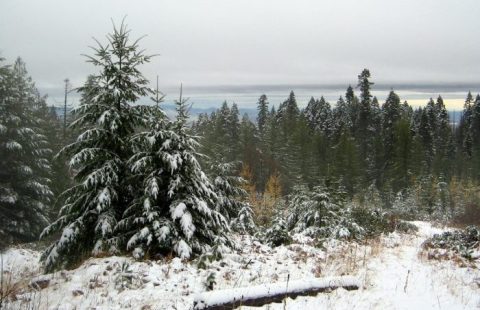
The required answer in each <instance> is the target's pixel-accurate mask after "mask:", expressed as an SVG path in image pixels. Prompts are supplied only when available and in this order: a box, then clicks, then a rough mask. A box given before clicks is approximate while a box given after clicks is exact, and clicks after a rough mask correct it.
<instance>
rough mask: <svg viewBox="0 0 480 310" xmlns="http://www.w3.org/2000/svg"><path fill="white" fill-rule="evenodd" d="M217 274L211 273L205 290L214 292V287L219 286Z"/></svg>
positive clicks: (206, 281)
mask: <svg viewBox="0 0 480 310" xmlns="http://www.w3.org/2000/svg"><path fill="white" fill-rule="evenodd" d="M215 279H216V275H215V272H210V273H209V274H208V276H207V279H206V280H205V283H204V285H205V288H206V290H207V291H213V287H214V285H215V284H217V281H216V280H215Z"/></svg>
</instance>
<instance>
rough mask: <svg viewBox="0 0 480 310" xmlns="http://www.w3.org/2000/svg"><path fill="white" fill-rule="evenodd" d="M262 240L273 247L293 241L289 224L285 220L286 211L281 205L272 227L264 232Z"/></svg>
mask: <svg viewBox="0 0 480 310" xmlns="http://www.w3.org/2000/svg"><path fill="white" fill-rule="evenodd" d="M261 239H263V240H264V241H265V242H266V243H267V244H269V245H271V246H280V245H282V244H289V243H290V242H291V241H292V237H291V236H290V232H289V230H288V224H287V221H286V219H285V210H284V208H283V207H282V205H281V204H279V206H277V208H276V212H275V214H274V216H273V218H272V222H271V224H270V226H269V227H268V228H267V229H266V230H265V231H264V232H263V234H262V236H261Z"/></svg>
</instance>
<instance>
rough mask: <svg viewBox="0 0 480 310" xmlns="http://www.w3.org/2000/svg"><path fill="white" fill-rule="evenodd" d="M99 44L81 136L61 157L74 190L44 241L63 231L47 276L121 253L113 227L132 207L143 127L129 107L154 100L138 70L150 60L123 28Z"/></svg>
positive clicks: (51, 250) (47, 257) (47, 259)
mask: <svg viewBox="0 0 480 310" xmlns="http://www.w3.org/2000/svg"><path fill="white" fill-rule="evenodd" d="M107 39H108V44H107V45H102V44H100V43H98V48H96V49H95V55H94V56H87V57H88V61H89V62H90V63H92V64H93V65H94V66H96V67H97V68H98V69H99V72H98V73H96V74H95V75H91V76H90V77H89V78H88V80H87V82H86V84H85V85H84V86H83V87H81V88H80V89H79V92H80V93H81V94H82V100H81V102H80V105H79V106H78V107H77V108H76V109H75V110H74V112H73V113H74V115H75V116H76V119H75V121H74V122H73V123H72V125H71V126H72V127H73V128H78V129H79V130H81V131H82V133H81V134H80V135H79V136H78V138H77V139H76V141H75V142H73V143H72V144H70V145H67V146H65V147H64V148H63V149H62V151H61V153H62V154H65V155H66V156H68V157H70V162H69V164H70V167H71V169H72V171H73V172H74V174H75V181H76V185H74V186H73V187H71V188H70V189H68V190H67V191H65V192H64V193H63V197H65V198H66V199H65V203H64V205H63V207H62V208H61V211H60V217H59V218H58V219H57V220H56V221H55V222H54V223H53V224H51V225H50V226H49V227H48V228H46V229H45V231H44V232H43V235H44V236H45V235H49V234H52V233H54V232H57V231H62V233H61V236H60V238H59V239H58V240H57V241H55V242H54V243H53V244H52V245H50V246H49V247H48V248H47V250H46V251H45V252H44V254H43V256H42V260H43V261H44V263H45V266H46V268H47V270H51V269H54V268H57V267H62V266H69V265H71V264H72V263H74V262H76V261H78V260H80V259H82V258H83V257H84V256H89V255H96V254H99V253H103V252H106V253H116V252H119V251H120V250H121V245H120V244H118V241H119V240H120V239H119V238H116V237H117V236H116V235H115V227H116V225H117V223H118V221H119V220H120V219H121V217H122V215H123V212H124V210H125V208H126V206H128V205H129V204H130V201H131V199H132V194H133V193H132V191H131V185H130V183H129V182H130V171H129V169H128V167H127V160H128V159H129V158H130V156H131V155H132V147H131V145H130V137H131V135H132V134H133V133H134V130H135V128H136V126H138V125H140V124H143V123H144V121H143V120H144V115H143V114H144V113H143V112H145V111H143V109H142V108H134V107H132V106H131V105H130V104H132V103H134V102H136V101H137V100H138V99H139V98H140V97H143V96H146V95H148V94H151V90H150V89H149V88H148V87H147V86H146V85H147V83H148V81H147V80H146V79H145V78H144V77H143V75H142V74H141V73H140V71H139V70H138V67H139V66H140V65H142V64H144V63H146V62H148V61H149V60H150V57H149V56H146V55H144V54H143V53H142V52H141V51H139V49H138V40H137V41H134V42H133V43H131V42H130V40H129V31H128V30H127V29H126V26H125V25H124V24H123V23H122V25H121V26H120V28H116V27H114V32H113V33H112V34H109V35H108V36H107Z"/></svg>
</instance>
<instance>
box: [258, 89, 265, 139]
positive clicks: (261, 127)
mask: <svg viewBox="0 0 480 310" xmlns="http://www.w3.org/2000/svg"><path fill="white" fill-rule="evenodd" d="M257 109H258V116H257V127H258V132H259V133H260V137H261V138H262V139H263V136H264V134H265V126H266V125H267V119H268V99H267V96H266V95H265V94H263V95H261V96H260V98H259V99H258V103H257Z"/></svg>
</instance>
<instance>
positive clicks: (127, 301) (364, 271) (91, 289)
mask: <svg viewBox="0 0 480 310" xmlns="http://www.w3.org/2000/svg"><path fill="white" fill-rule="evenodd" d="M414 224H415V225H417V226H418V227H419V228H420V229H419V232H418V233H417V234H416V235H403V234H397V233H392V234H389V235H387V236H383V237H381V238H378V239H375V240H372V241H370V242H369V243H368V244H367V245H358V244H355V243H347V242H338V241H332V242H330V243H328V244H327V245H325V247H324V248H323V249H319V248H316V247H314V246H313V240H311V239H310V238H307V237H305V236H302V235H298V236H296V237H295V240H296V241H295V243H293V244H291V245H288V246H281V247H277V248H273V249H272V248H270V247H268V246H266V245H263V244H261V243H259V242H257V241H254V240H252V239H251V238H247V237H241V236H239V237H238V240H237V244H238V245H239V248H240V249H241V250H239V251H236V252H233V253H231V254H228V255H225V257H224V258H223V259H222V260H220V261H217V262H213V263H211V264H210V265H209V266H208V268H207V269H198V268H197V267H196V265H195V264H193V263H185V262H182V261H181V260H180V259H178V258H174V259H165V260H159V261H146V262H136V261H134V260H133V259H131V258H126V257H107V258H95V259H89V260H87V261H86V262H84V263H83V264H82V265H81V266H79V267H78V268H77V269H74V270H70V271H61V272H56V273H54V274H49V275H40V266H39V264H38V258H39V253H38V252H36V251H33V250H28V249H21V248H15V249H10V250H8V251H7V252H6V253H4V254H3V266H4V271H6V272H4V278H6V279H7V280H8V281H7V282H8V283H10V286H14V284H16V285H15V287H14V288H15V292H16V294H15V295H16V298H17V300H16V301H15V302H13V303H12V302H11V303H9V304H8V305H7V307H6V308H7V309H17V308H23V307H30V308H33V309H87V308H95V309H191V308H192V306H193V300H194V297H195V296H197V295H198V293H201V292H204V291H205V290H206V282H207V278H209V276H210V279H212V277H211V275H212V274H214V280H215V284H214V285H213V288H214V289H215V290H219V289H226V288H241V287H247V286H253V285H269V284H272V283H277V282H285V281H287V279H289V280H290V281H296V280H302V279H307V280H308V279H312V278H319V277H325V276H341V275H353V276H356V277H357V278H358V280H360V283H362V286H361V288H360V289H359V290H357V291H346V290H343V289H338V290H336V291H333V292H331V293H323V294H319V295H317V296H315V297H297V298H296V299H287V300H286V303H284V304H271V305H266V306H264V307H263V308H264V309H284V307H285V306H286V309H302V310H305V309H409V310H412V309H475V308H480V271H479V269H477V268H475V267H480V264H478V262H477V264H476V265H475V264H474V265H471V266H469V267H463V268H461V267H459V266H458V264H456V263H454V262H453V261H450V260H448V261H437V260H428V259H427V258H426V255H423V254H421V244H422V242H423V241H424V240H425V239H426V238H428V237H430V236H432V235H433V234H434V233H440V232H442V231H443V229H439V228H434V227H432V226H431V225H430V224H429V223H425V222H414ZM10 279H11V280H10ZM32 279H33V280H32ZM4 281H5V280H4ZM32 281H33V282H34V283H35V282H37V283H38V285H39V286H45V288H44V289H40V290H34V289H32V288H29V287H28V285H29V284H31V283H32ZM242 309H249V308H248V307H242ZM252 309H258V308H252Z"/></svg>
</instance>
